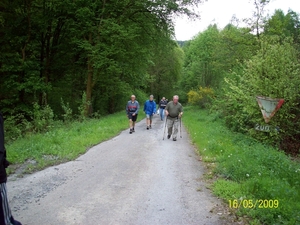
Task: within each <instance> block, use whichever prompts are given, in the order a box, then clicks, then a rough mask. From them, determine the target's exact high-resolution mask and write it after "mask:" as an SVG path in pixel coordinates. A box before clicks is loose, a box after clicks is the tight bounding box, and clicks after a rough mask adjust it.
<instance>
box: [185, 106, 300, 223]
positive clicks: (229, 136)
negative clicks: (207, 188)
mask: <svg viewBox="0 0 300 225" xmlns="http://www.w3.org/2000/svg"><path fill="white" fill-rule="evenodd" d="M183 121H184V125H185V127H186V128H187V130H188V132H189V134H190V137H191V139H192V142H193V143H194V144H195V145H196V146H197V149H198V151H199V154H200V156H201V157H202V161H204V162H206V165H207V167H208V169H209V174H213V176H211V175H210V176H206V178H208V179H211V181H212V185H211V189H212V191H213V193H214V194H215V195H217V196H219V197H221V198H222V199H223V200H224V201H225V203H226V204H227V205H228V207H230V208H232V209H233V210H234V211H235V213H236V215H238V216H241V217H244V216H246V217H248V218H249V221H248V222H249V224H293V225H294V224H300V163H299V161H296V160H292V159H291V158H290V157H289V156H287V155H285V154H284V153H283V152H281V151H279V150H277V149H275V148H273V147H271V146H267V145H264V144H262V143H259V142H257V141H256V140H254V139H252V138H250V137H249V136H246V135H244V134H240V133H233V132H231V131H229V130H228V129H227V128H226V127H225V125H224V123H223V121H222V119H221V118H220V116H219V115H218V114H210V113H209V112H208V111H207V110H201V109H199V108H196V107H186V108H185V116H184V118H183ZM212 177H214V179H212Z"/></svg>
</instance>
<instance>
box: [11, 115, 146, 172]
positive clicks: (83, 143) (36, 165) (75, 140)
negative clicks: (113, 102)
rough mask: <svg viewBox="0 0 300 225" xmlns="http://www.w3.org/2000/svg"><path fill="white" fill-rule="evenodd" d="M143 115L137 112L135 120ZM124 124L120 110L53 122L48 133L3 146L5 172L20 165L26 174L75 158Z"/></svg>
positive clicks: (32, 135) (116, 132)
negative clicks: (69, 120)
mask: <svg viewBox="0 0 300 225" xmlns="http://www.w3.org/2000/svg"><path fill="white" fill-rule="evenodd" d="M143 118H144V116H143V114H142V113H141V115H139V117H138V121H140V120H141V119H143ZM128 126H129V124H128V119H127V118H126V115H125V113H124V112H120V113H116V114H113V115H108V116H105V117H103V118H101V119H87V120H85V121H83V122H73V123H70V124H65V125H64V124H61V123H57V125H56V126H54V127H53V128H52V129H51V130H50V131H49V132H46V133H40V134H31V135H29V136H27V137H24V138H20V139H18V140H16V141H14V142H13V143H10V144H9V145H7V146H6V149H7V155H8V160H9V161H10V162H11V163H12V165H11V166H9V168H8V173H9V174H11V173H14V172H15V171H16V170H17V169H18V168H20V167H21V168H23V167H24V168H23V169H22V171H21V173H30V172H33V171H36V170H41V169H44V168H46V167H48V166H51V165H56V164H59V163H62V162H66V161H69V160H73V159H76V158H77V157H78V156H79V155H81V154H83V153H85V152H86V151H87V150H88V149H89V148H90V147H92V146H93V145H96V144H98V143H100V142H102V141H104V140H107V139H109V138H112V137H114V136H116V135H117V134H118V133H119V132H120V131H122V130H124V129H126V128H128Z"/></svg>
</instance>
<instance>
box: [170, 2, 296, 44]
mask: <svg viewBox="0 0 300 225" xmlns="http://www.w3.org/2000/svg"><path fill="white" fill-rule="evenodd" d="M275 9H282V10H283V11H284V13H287V11H288V10H289V9H292V10H293V11H295V12H297V13H299V12H300V0H271V2H270V3H269V4H268V6H267V7H266V9H265V11H266V12H265V15H267V14H270V15H272V14H273V13H274V11H275ZM195 11H197V12H200V16H201V18H200V19H197V20H196V21H191V20H189V19H188V18H187V17H183V18H176V19H175V37H176V40H178V41H185V40H190V39H192V38H193V37H194V36H195V35H197V34H198V33H199V32H202V31H204V30H206V28H207V27H208V26H209V25H210V24H214V23H216V24H217V25H218V27H219V28H220V29H222V28H224V27H225V26H226V25H227V24H228V23H229V22H230V20H231V18H232V16H233V15H235V16H236V17H237V18H238V19H244V18H250V17H251V16H252V13H253V11H254V5H253V1H251V0H207V1H205V2H204V3H203V4H200V5H199V6H198V7H197V8H196V9H195Z"/></svg>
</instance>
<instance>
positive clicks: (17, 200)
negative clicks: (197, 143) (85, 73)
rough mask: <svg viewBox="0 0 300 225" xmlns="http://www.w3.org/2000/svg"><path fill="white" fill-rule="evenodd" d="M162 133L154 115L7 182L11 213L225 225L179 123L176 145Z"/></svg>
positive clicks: (29, 224)
mask: <svg viewBox="0 0 300 225" xmlns="http://www.w3.org/2000/svg"><path fill="white" fill-rule="evenodd" d="M140 116H142V115H140ZM162 133H163V122H162V121H160V119H159V118H158V116H155V118H154V121H153V129H151V130H146V126H145V120H143V121H141V122H140V123H138V124H137V126H136V132H135V133H133V134H129V133H128V130H126V131H123V132H122V133H121V134H120V135H118V136H117V137H115V138H113V139H111V140H109V141H106V142H103V143H101V144H99V145H97V146H95V147H93V148H91V149H90V150H89V151H88V152H87V153H86V154H84V155H82V156H80V157H79V158H78V159H76V160H75V161H71V162H68V163H64V164H61V165H58V166H53V167H50V168H47V169H45V170H43V171H40V172H37V173H34V174H31V175H27V176H25V177H24V178H19V179H17V180H14V181H13V180H12V179H9V181H8V194H9V197H10V199H9V200H10V206H11V208H12V211H13V215H14V217H15V218H16V219H17V220H19V221H21V222H22V223H23V225H41V224H44V225H58V224H59V225H65V224H68V225H70V224H74V225H75V224H76V225H77V224H78V225H92V224H93V225H98V224H105V225H108V224H135V225H139V224H142V225H148V224H149V225H155V224H172V225H177V224H178V225H179V224H197V225H201V224H207V225H214V224H218V225H219V224H226V221H225V220H224V219H223V216H224V215H221V214H222V212H219V211H220V210H218V207H220V205H221V204H220V201H219V200H218V199H217V198H215V197H213V196H212V195H211V193H210V191H209V190H208V189H207V188H206V186H207V184H206V183H204V182H203V181H202V179H201V178H202V176H203V173H204V172H205V171H204V167H203V165H201V162H200V161H199V160H198V156H197V154H196V153H195V151H194V148H193V146H192V145H191V144H190V141H189V139H188V135H187V133H186V131H185V130H184V128H183V133H182V134H183V138H179V139H178V141H176V142H174V141H172V140H171V139H170V140H168V139H166V138H165V140H164V141H163V140H162Z"/></svg>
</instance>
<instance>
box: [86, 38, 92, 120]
mask: <svg viewBox="0 0 300 225" xmlns="http://www.w3.org/2000/svg"><path fill="white" fill-rule="evenodd" d="M89 42H90V43H92V34H89ZM87 66H88V68H87V69H88V71H87V82H86V104H85V113H84V115H85V116H86V117H87V116H89V114H90V113H91V109H92V101H91V100H92V89H93V64H92V61H91V57H88V60H87Z"/></svg>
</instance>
